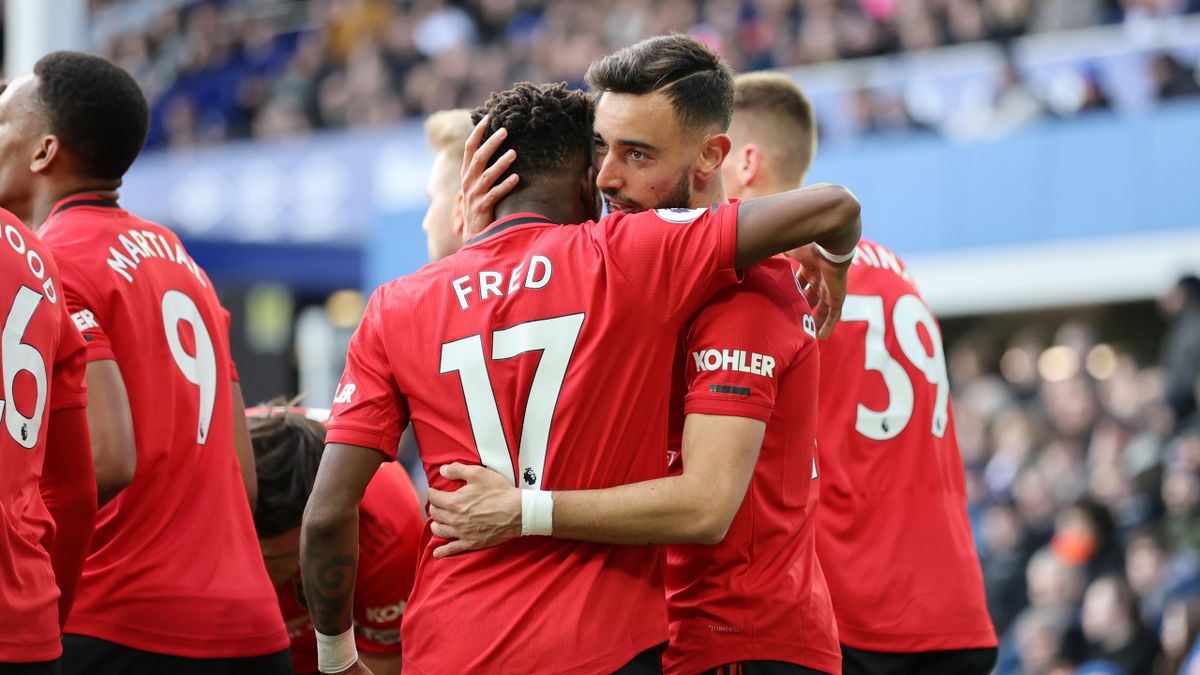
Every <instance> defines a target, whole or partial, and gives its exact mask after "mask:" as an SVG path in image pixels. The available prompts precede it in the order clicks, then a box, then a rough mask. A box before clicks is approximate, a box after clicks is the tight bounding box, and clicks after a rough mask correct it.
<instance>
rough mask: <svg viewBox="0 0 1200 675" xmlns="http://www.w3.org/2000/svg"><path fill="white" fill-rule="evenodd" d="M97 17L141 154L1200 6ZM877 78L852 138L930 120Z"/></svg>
mask: <svg viewBox="0 0 1200 675" xmlns="http://www.w3.org/2000/svg"><path fill="white" fill-rule="evenodd" d="M93 6H94V9H95V16H96V21H95V22H94V29H93V41H94V43H95V44H96V46H97V48H98V49H99V50H100V51H101V52H102V53H104V54H105V55H107V56H109V57H110V58H112V59H113V60H114V61H116V62H117V63H118V64H120V65H121V66H123V67H124V68H126V69H127V70H129V71H130V72H132V73H134V74H135V75H136V76H137V77H138V79H139V80H140V81H141V82H142V84H143V86H144V87H145V88H146V90H147V92H148V93H149V94H150V97H151V99H152V101H153V104H154V125H153V128H152V131H151V136H150V141H149V145H150V147H156V146H163V145H167V146H172V147H187V146H193V145H202V144H209V143H211V142H214V141H219V140H224V139H233V138H246V137H255V138H277V137H281V136H290V135H296V134H303V133H307V132H309V131H311V130H313V129H320V128H343V127H350V128H357V127H363V126H373V125H380V124H386V123H389V122H394V121H397V120H400V119H403V118H406V117H419V116H425V115H428V114H430V113H433V112H436V111H437V110H441V109H445V108H453V107H464V106H466V107H470V106H473V105H477V104H479V103H480V102H482V101H483V99H484V98H485V97H486V96H487V94H488V93H489V92H491V91H495V90H497V89H500V88H503V87H504V86H505V85H507V84H508V83H510V82H514V81H519V80H530V81H534V82H542V81H554V80H565V81H567V82H570V83H573V84H580V83H581V78H582V73H583V71H584V69H585V68H586V66H587V64H588V63H589V62H590V61H592V60H593V59H595V58H597V57H599V56H602V55H604V54H606V53H608V52H610V51H612V50H613V49H615V48H616V47H618V46H620V45H623V44H628V43H630V42H634V41H636V40H638V39H641V38H643V37H646V36H649V35H654V34H657V33H661V32H667V31H671V30H679V29H680V27H685V28H686V32H689V33H691V34H693V35H695V36H697V37H700V38H701V39H703V40H705V41H706V42H708V43H709V44H710V45H712V46H713V47H715V48H716V49H717V50H718V51H720V52H721V53H722V54H723V56H724V57H725V58H726V59H727V60H728V61H729V62H730V64H731V65H732V66H733V67H734V69H735V70H737V71H739V72H740V71H746V70H759V69H764V68H783V67H792V66H798V65H804V64H815V63H825V62H831V61H836V60H841V59H854V58H858V57H868V56H882V55H891V54H896V53H900V52H914V53H921V52H925V51H927V50H929V49H932V48H936V47H942V46H946V45H968V44H974V43H979V42H980V41H984V40H987V41H993V42H996V43H1004V44H1007V43H1012V42H1013V41H1014V40H1017V42H1019V40H1018V38H1020V37H1021V36H1026V35H1034V36H1036V35H1043V34H1046V33H1055V32H1058V31H1074V30H1076V29H1084V28H1088V27H1093V26H1099V25H1104V24H1121V25H1122V26H1123V28H1124V29H1125V30H1126V31H1129V32H1132V33H1138V32H1141V33H1145V32H1146V31H1145V30H1144V29H1143V27H1144V26H1146V25H1149V24H1151V23H1152V20H1153V19H1155V18H1161V17H1169V16H1174V15H1180V14H1185V13H1188V12H1194V11H1197V10H1198V9H1200V2H1198V1H1197V0H1119V1H1118V0H1051V1H1047V2H1030V1H1029V0H918V1H915V2H901V1H899V0H804V1H803V2H784V1H781V0H751V1H746V2H738V1H735V0H699V1H694V0H670V1H668V2H658V3H646V2H641V1H640V0H621V1H620V2H617V3H583V2H572V1H570V0H549V1H547V0H537V1H530V0H470V1H468V2H446V1H444V0H414V1H412V2H392V1H387V0H171V1H170V2H149V1H147V0H140V1H133V2H114V1H112V0H107V1H104V0H101V1H97V2H93ZM1189 60H1190V61H1191V62H1190V63H1189ZM1075 70H1076V71H1077V72H1076V73H1075V75H1076V76H1075V77H1072V78H1067V79H1063V78H1060V79H1059V80H1058V81H1057V82H1056V83H1054V84H1055V86H1053V87H1050V86H1049V85H1047V86H1046V87H1045V88H1044V89H1045V91H1033V90H1031V89H1030V87H1029V85H1028V84H1027V83H1026V82H1024V80H1023V77H1022V72H1021V69H1020V68H1017V67H1010V68H1006V69H1005V71H1004V77H1003V78H1002V79H1001V80H1000V82H999V84H998V86H997V88H996V90H995V91H994V92H992V96H994V98H995V103H996V106H995V108H996V109H997V110H998V117H1002V118H1003V119H994V118H988V119H987V120H981V119H979V115H978V114H975V115H968V114H964V115H962V116H961V117H962V119H961V120H959V121H956V122H955V124H956V125H957V126H956V128H955V129H954V130H952V133H957V134H959V135H962V134H967V135H971V134H973V133H977V132H976V131H975V130H976V129H977V128H978V127H979V126H980V125H984V126H988V123H989V122H990V123H991V124H992V125H1002V124H1013V123H1016V122H1019V121H1021V120H1022V119H1025V118H1028V117H1036V116H1039V115H1048V114H1073V113H1074V112H1077V111H1079V110H1081V109H1096V108H1106V107H1109V106H1110V105H1112V102H1111V100H1110V98H1111V97H1110V95H1109V94H1108V93H1107V92H1106V87H1107V86H1111V82H1109V80H1110V79H1111V74H1110V73H1108V72H1106V71H1105V70H1104V69H1103V68H1097V66H1096V64H1093V63H1081V64H1077V67H1076V68H1075ZM1194 70H1195V62H1194V58H1192V59H1188V60H1180V59H1179V58H1178V57H1177V56H1173V55H1171V54H1167V53H1164V54H1162V55H1160V56H1159V57H1158V58H1157V60H1156V61H1155V62H1154V65H1153V66H1152V68H1151V69H1149V71H1146V70H1140V71H1139V72H1138V73H1137V75H1136V76H1137V77H1138V78H1141V79H1143V80H1152V81H1153V86H1154V88H1155V89H1156V90H1157V94H1158V96H1159V97H1160V98H1169V97H1180V96H1191V95H1195V94H1197V93H1200V85H1197V83H1196V82H1195V75H1194ZM872 79H877V78H872ZM876 84H877V83H875V82H872V81H868V80H864V81H863V82H860V83H859V86H858V87H855V88H853V89H852V90H851V91H849V92H846V93H845V99H846V100H845V102H844V104H843V105H845V106H848V107H849V108H850V111H851V114H850V120H851V123H852V127H853V128H852V129H851V130H850V131H852V132H853V133H856V134H873V133H880V132H887V131H895V130H912V129H920V128H928V127H930V126H934V125H933V124H932V121H931V120H930V119H929V118H928V114H929V110H928V107H929V105H928V101H924V100H921V99H920V97H916V98H914V97H913V96H911V95H904V96H902V95H900V94H898V93H897V92H895V91H891V90H889V89H888V88H887V87H877V86H876ZM909 93H910V94H911V92H909ZM1047 99H1048V100H1047ZM351 102H353V105H351ZM922 104H924V105H922ZM820 107H821V106H819V108H820ZM822 112H826V111H824V110H823V111H822ZM823 121H824V120H823ZM829 128H830V129H831V130H838V129H839V128H840V125H838V124H835V125H832V126H830V127H829Z"/></svg>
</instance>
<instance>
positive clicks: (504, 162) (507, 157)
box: [472, 149, 517, 189]
mask: <svg viewBox="0 0 1200 675" xmlns="http://www.w3.org/2000/svg"><path fill="white" fill-rule="evenodd" d="M515 161H517V151H516V150H511V149H510V150H509V151H507V152H505V153H504V154H503V155H500V157H499V159H497V160H496V163H495V164H492V165H491V166H489V167H488V168H487V170H486V171H484V172H483V173H482V174H480V175H479V180H478V181H477V182H476V186H487V187H491V186H492V183H495V182H496V179H497V178H499V177H500V176H501V175H502V174H503V173H504V172H505V171H508V167H510V166H512V165H513V162H515ZM472 187H475V186H472ZM480 189H482V188H480Z"/></svg>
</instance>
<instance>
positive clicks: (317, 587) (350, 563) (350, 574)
mask: <svg viewBox="0 0 1200 675" xmlns="http://www.w3.org/2000/svg"><path fill="white" fill-rule="evenodd" d="M356 558H357V556H353V555H327V556H317V559H316V560H314V561H312V562H313V563H315V564H316V573H315V574H308V573H307V572H309V570H310V569H311V564H310V566H308V568H307V569H306V570H305V572H306V574H305V575H304V576H305V577H306V578H305V580H304V595H305V598H306V599H307V600H308V610H309V613H310V614H311V615H312V622H313V627H314V628H316V629H317V630H319V631H321V632H322V633H325V634H326V635H336V634H338V633H341V632H342V631H344V630H345V628H342V626H345V625H348V624H350V623H351V620H350V619H351V611H350V610H351V600H352V598H353V597H354V573H355V568H356V567H357V566H358V560H357V559H356Z"/></svg>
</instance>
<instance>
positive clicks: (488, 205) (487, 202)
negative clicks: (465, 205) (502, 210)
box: [479, 155, 521, 214]
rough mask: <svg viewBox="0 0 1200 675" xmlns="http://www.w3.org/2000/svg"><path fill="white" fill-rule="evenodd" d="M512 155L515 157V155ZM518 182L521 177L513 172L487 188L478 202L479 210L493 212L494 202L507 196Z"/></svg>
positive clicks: (496, 202) (494, 208)
mask: <svg viewBox="0 0 1200 675" xmlns="http://www.w3.org/2000/svg"><path fill="white" fill-rule="evenodd" d="M513 156H514V157H515V156H516V155H513ZM519 182H521V177H520V176H518V175H517V174H515V173H514V174H512V175H511V176H509V177H508V178H505V179H504V180H503V181H501V182H500V184H499V185H497V186H495V187H493V188H492V189H491V190H488V193H487V194H486V195H484V197H483V199H482V200H481V201H480V202H479V208H480V210H484V209H486V210H487V212H488V213H489V214H490V213H492V212H494V211H495V210H496V204H499V203H500V200H501V199H504V198H505V197H507V196H508V193H510V192H512V191H513V190H514V189H515V188H516V187H517V183H519Z"/></svg>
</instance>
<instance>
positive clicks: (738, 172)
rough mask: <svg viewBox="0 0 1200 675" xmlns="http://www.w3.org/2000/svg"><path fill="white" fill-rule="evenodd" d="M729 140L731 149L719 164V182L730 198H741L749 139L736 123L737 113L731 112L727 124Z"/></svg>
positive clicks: (746, 167)
mask: <svg viewBox="0 0 1200 675" xmlns="http://www.w3.org/2000/svg"><path fill="white" fill-rule="evenodd" d="M728 133H729V142H730V145H731V146H732V147H733V149H732V150H731V151H730V152H729V156H728V157H726V158H725V161H724V163H722V164H721V182H722V183H723V184H724V185H725V196H726V197H729V198H730V199H742V187H743V184H744V183H745V174H746V170H747V169H748V168H749V167H748V166H746V161H747V160H746V145H747V143H749V142H750V139H749V138H748V137H746V135H745V133H744V130H743V129H742V128H741V126H740V125H739V124H738V116H737V113H734V114H733V123H732V124H730V125H729V132H728Z"/></svg>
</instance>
